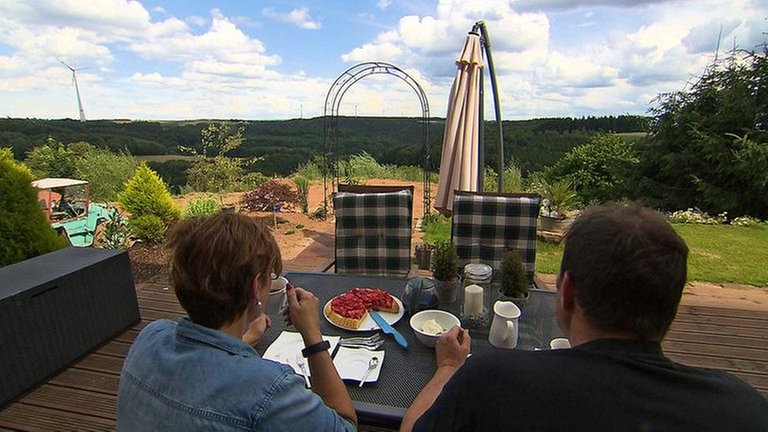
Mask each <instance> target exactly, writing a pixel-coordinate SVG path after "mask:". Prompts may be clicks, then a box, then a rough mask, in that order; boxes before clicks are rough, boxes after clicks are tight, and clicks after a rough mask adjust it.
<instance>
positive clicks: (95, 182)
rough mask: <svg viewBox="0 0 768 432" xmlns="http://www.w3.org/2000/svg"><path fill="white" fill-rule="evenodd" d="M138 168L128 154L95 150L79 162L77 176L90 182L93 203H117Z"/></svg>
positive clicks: (137, 164)
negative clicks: (120, 193) (119, 194)
mask: <svg viewBox="0 0 768 432" xmlns="http://www.w3.org/2000/svg"><path fill="white" fill-rule="evenodd" d="M138 166H139V163H138V162H137V161H136V159H135V158H134V157H133V156H131V155H130V154H128V153H123V152H120V153H112V152H111V151H109V150H102V149H95V150H93V151H91V152H90V153H88V154H87V155H86V156H85V157H83V158H80V159H79V160H78V162H77V173H76V176H77V178H78V179H81V180H88V182H89V183H90V186H91V199H92V200H93V201H115V200H116V199H117V194H118V193H119V192H120V191H121V190H123V187H124V185H125V182H127V181H128V179H130V178H131V176H133V173H134V172H136V168H138Z"/></svg>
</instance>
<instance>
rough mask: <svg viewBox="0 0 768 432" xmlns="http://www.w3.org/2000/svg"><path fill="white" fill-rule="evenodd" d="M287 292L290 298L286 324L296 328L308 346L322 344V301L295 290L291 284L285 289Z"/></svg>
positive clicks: (299, 289) (307, 293)
mask: <svg viewBox="0 0 768 432" xmlns="http://www.w3.org/2000/svg"><path fill="white" fill-rule="evenodd" d="M285 291H286V295H287V296H288V308H287V309H286V312H285V315H284V317H285V322H286V323H288V324H293V325H294V326H295V327H296V330H298V331H299V333H301V337H302V338H303V339H304V344H305V345H306V346H309V345H312V344H314V343H317V342H320V341H321V340H322V335H321V334H320V313H319V311H320V301H319V300H318V299H317V297H315V295H314V294H312V293H311V292H309V291H307V290H305V289H303V288H294V287H293V285H291V284H288V285H287V286H286V287H285Z"/></svg>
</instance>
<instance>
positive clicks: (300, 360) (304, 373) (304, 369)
mask: <svg viewBox="0 0 768 432" xmlns="http://www.w3.org/2000/svg"><path fill="white" fill-rule="evenodd" d="M296 364H297V365H298V366H299V369H301V376H303V377H304V382H305V383H306V384H307V388H312V384H310V383H309V377H308V376H307V365H306V363H304V359H303V358H301V356H300V355H297V356H296Z"/></svg>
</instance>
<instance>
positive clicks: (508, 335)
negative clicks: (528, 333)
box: [488, 301, 520, 349]
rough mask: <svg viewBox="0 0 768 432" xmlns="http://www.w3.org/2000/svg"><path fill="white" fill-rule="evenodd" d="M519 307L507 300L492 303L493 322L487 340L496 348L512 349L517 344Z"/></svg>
mask: <svg viewBox="0 0 768 432" xmlns="http://www.w3.org/2000/svg"><path fill="white" fill-rule="evenodd" d="M519 319H520V308H518V307H517V305H516V304H514V303H512V302H509V301H497V302H496V303H494V305H493V322H492V323H491V332H490V334H489V335H488V342H490V344H491V345H493V346H495V347H496V348H507V349H512V348H514V347H516V346H517V334H518V328H517V326H518V320H519Z"/></svg>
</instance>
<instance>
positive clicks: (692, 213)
mask: <svg viewBox="0 0 768 432" xmlns="http://www.w3.org/2000/svg"><path fill="white" fill-rule="evenodd" d="M669 221H670V222H671V223H679V224H700V225H718V224H720V223H722V222H724V221H725V213H721V214H720V215H719V219H717V218H713V217H712V216H710V215H708V214H706V213H705V212H703V211H701V210H699V209H694V208H689V209H688V210H678V211H676V212H674V213H672V215H671V216H670V217H669Z"/></svg>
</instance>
